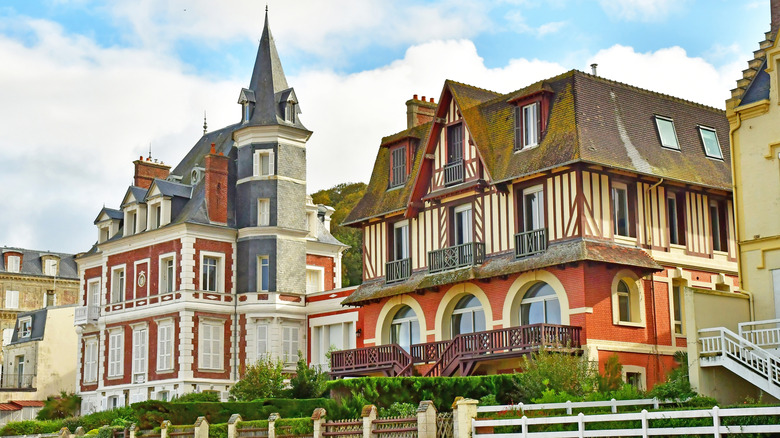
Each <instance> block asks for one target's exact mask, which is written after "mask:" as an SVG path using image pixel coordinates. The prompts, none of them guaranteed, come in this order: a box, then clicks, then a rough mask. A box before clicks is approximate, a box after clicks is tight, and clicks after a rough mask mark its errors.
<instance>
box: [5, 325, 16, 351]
mask: <svg viewBox="0 0 780 438" xmlns="http://www.w3.org/2000/svg"><path fill="white" fill-rule="evenodd" d="M13 335H14V329H12V328H7V329H3V347H5V346H6V345H8V344H10V343H11V338H12V337H13Z"/></svg>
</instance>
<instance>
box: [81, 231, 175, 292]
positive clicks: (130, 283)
mask: <svg viewBox="0 0 780 438" xmlns="http://www.w3.org/2000/svg"><path fill="white" fill-rule="evenodd" d="M167 253H175V254H176V255H175V257H176V268H175V269H176V279H177V281H176V289H179V288H180V287H181V282H180V281H179V280H178V279H179V278H180V277H181V275H180V274H181V241H180V240H171V241H168V242H163V243H157V244H153V245H149V246H145V247H142V248H138V249H134V250H130V251H127V252H123V253H121V254H117V255H112V256H109V257H108V263H107V266H106V268H107V272H106V295H105V297H104V298H105V300H106V302H107V303H110V302H111V282H112V281H113V278H112V268H113V267H116V266H119V265H123V264H124V265H125V300H131V299H134V298H141V297H143V296H146V295H145V294H146V293H147V291H148V293H149V295H157V292H158V290H159V284H158V283H159V278H160V255H162V254H167ZM145 259H149V260H148V262H146V263H143V264H139V265H138V266H136V265H135V262H136V261H140V260H145ZM136 267H138V269H137V270H138V272H139V273H140V272H141V271H144V272H145V274H146V285H145V286H144V287H142V288H141V291H142V294H144V295H141V296H135V291H136V290H138V284H137V273H136ZM96 269H99V268H92V269H90V270H88V271H87V272H90V271H92V272H94V271H95V270H96ZM96 276H97V275H96ZM85 278H87V279H89V278H92V275H89V276H87V277H85ZM85 293H86V292H85Z"/></svg>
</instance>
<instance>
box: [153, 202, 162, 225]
mask: <svg viewBox="0 0 780 438" xmlns="http://www.w3.org/2000/svg"><path fill="white" fill-rule="evenodd" d="M161 225H162V205H157V206H156V207H154V227H155V228H159V227H160V226H161Z"/></svg>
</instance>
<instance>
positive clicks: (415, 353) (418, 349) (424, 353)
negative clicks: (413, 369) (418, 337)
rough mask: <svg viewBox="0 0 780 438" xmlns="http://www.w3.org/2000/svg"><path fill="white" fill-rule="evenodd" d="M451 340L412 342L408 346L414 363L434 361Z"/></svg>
mask: <svg viewBox="0 0 780 438" xmlns="http://www.w3.org/2000/svg"><path fill="white" fill-rule="evenodd" d="M451 342H452V341H438V342H427V343H425V344H414V345H412V346H411V347H410V348H409V353H410V354H411V355H412V360H414V363H415V364H418V363H431V362H436V361H437V360H439V358H440V357H441V354H442V353H443V352H444V350H445V349H446V348H447V346H448V345H450V343H451Z"/></svg>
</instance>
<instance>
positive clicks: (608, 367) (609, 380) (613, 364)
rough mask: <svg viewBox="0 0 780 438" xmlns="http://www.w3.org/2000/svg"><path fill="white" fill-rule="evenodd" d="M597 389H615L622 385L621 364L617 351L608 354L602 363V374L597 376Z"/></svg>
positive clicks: (606, 390)
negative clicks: (610, 354)
mask: <svg viewBox="0 0 780 438" xmlns="http://www.w3.org/2000/svg"><path fill="white" fill-rule="evenodd" d="M598 381H599V391H601V392H608V391H617V390H618V389H620V388H621V387H622V386H623V365H621V364H620V358H618V355H617V353H615V354H613V355H612V356H609V357H608V358H607V361H606V362H605V363H604V374H602V375H601V376H599V378H598Z"/></svg>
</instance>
